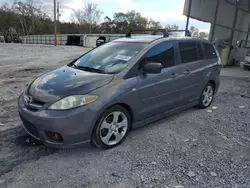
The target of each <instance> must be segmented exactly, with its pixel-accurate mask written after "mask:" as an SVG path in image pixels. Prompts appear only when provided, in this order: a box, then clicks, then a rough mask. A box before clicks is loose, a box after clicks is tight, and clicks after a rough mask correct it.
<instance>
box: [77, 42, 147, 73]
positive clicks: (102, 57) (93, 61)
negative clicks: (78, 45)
mask: <svg viewBox="0 0 250 188" xmlns="http://www.w3.org/2000/svg"><path fill="white" fill-rule="evenodd" d="M145 46H146V44H145V43H128V42H127V43H124V42H123V43H122V42H110V43H107V44H104V45H102V46H100V47H98V48H96V49H94V50H92V51H90V52H89V53H87V54H85V55H83V56H82V57H81V58H79V59H78V60H77V61H76V62H75V63H74V64H75V65H76V66H78V67H89V68H94V69H99V70H100V71H101V72H103V73H106V74H115V73H118V72H120V71H122V70H123V69H124V68H125V67H126V66H127V64H128V62H129V61H130V60H131V59H132V58H134V57H135V56H136V55H137V54H138V53H139V52H140V51H142V49H143V48H144V47H145Z"/></svg>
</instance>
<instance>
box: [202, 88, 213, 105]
mask: <svg viewBox="0 0 250 188" xmlns="http://www.w3.org/2000/svg"><path fill="white" fill-rule="evenodd" d="M213 96H214V89H213V87H212V86H211V85H207V86H206V88H205V89H204V91H203V94H202V103H203V105H204V106H206V107H207V106H209V105H210V104H211V102H212V100H213Z"/></svg>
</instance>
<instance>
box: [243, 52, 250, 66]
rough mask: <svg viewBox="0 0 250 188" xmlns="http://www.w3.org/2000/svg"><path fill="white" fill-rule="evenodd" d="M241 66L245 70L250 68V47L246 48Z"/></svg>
mask: <svg viewBox="0 0 250 188" xmlns="http://www.w3.org/2000/svg"><path fill="white" fill-rule="evenodd" d="M243 68H244V69H245V70H249V69H250V49H249V50H247V54H246V56H245V60H244V63H243Z"/></svg>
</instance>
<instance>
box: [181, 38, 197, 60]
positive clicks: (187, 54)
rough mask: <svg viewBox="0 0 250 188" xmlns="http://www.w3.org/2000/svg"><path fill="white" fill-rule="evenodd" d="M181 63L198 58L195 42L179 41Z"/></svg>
mask: <svg viewBox="0 0 250 188" xmlns="http://www.w3.org/2000/svg"><path fill="white" fill-rule="evenodd" d="M179 49H180V55H181V63H189V62H193V61H198V60H199V54H198V48H197V43H195V42H180V43H179Z"/></svg>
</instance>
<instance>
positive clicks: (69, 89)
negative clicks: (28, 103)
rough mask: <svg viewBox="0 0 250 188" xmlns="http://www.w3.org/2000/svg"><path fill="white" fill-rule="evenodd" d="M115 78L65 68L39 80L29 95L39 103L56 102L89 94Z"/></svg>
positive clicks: (29, 91)
mask: <svg viewBox="0 0 250 188" xmlns="http://www.w3.org/2000/svg"><path fill="white" fill-rule="evenodd" d="M113 77H114V76H113V75H109V74H98V73H93V72H86V71H82V70H78V69H74V68H71V67H67V66H64V67H61V68H58V69H56V70H54V71H51V72H48V73H46V74H44V75H42V76H40V77H39V78H37V79H36V80H35V81H34V82H33V83H32V84H31V85H30V87H29V88H28V93H29V95H31V96H33V97H34V98H35V99H37V100H39V101H42V102H54V101H56V100H59V99H61V98H63V97H65V96H69V95H76V94H87V93H89V92H91V91H93V90H95V89H97V88H100V87H102V86H104V85H106V84H108V83H110V82H111V80H112V79H113Z"/></svg>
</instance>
